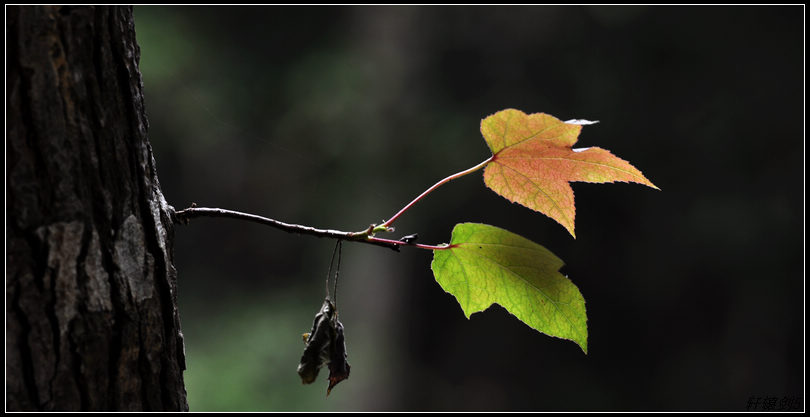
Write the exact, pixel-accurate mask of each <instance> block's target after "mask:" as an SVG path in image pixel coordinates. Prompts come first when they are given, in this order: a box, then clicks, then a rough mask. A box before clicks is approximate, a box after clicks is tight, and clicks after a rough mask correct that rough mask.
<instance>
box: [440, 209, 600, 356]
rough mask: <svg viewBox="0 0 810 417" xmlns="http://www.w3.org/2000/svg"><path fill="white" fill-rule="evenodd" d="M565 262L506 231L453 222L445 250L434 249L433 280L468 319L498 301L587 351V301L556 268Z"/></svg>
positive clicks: (522, 318) (530, 322)
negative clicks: (455, 301) (451, 232)
mask: <svg viewBox="0 0 810 417" xmlns="http://www.w3.org/2000/svg"><path fill="white" fill-rule="evenodd" d="M562 266H563V261H561V260H560V258H558V257H557V256H555V255H554V254H553V253H551V252H550V251H549V250H548V249H546V248H544V247H542V246H540V245H538V244H537V243H534V242H532V241H530V240H528V239H526V238H524V237H522V236H519V235H516V234H514V233H512V232H509V231H507V230H504V229H501V228H498V227H495V226H490V225H486V224H478V223H462V224H457V225H456V227H454V228H453V234H452V240H451V242H450V246H449V248H447V249H442V250H434V251H433V263H432V264H431V269H432V270H433V275H434V276H435V277H436V282H438V283H439V285H441V287H442V288H443V289H444V290H445V291H447V292H448V293H450V294H452V295H453V296H454V297H456V300H458V303H459V305H461V309H462V311H464V315H465V316H466V317H467V318H468V319H469V318H470V315H472V314H473V313H476V312H479V311H484V310H486V309H487V308H489V306H491V305H492V304H499V305H501V306H502V307H504V308H505V309H506V310H507V311H509V312H510V313H511V314H513V315H514V316H515V317H516V318H517V319H518V320H520V321H522V322H524V323H526V324H527V325H529V326H530V327H531V328H533V329H535V330H537V331H539V332H542V333H545V334H547V335H549V336H554V337H559V338H562V339H568V340H571V341H574V342H575V343H577V344H578V345H579V346H580V347H581V348H582V351H583V352H585V353H588V327H587V324H586V321H587V317H586V315H585V299H584V298H583V297H582V294H581V293H580V292H579V289H578V288H577V287H576V285H574V283H572V282H571V281H570V280H569V279H568V278H567V277H566V276H564V275H563V274H561V273H560V272H559V269H560V267H562Z"/></svg>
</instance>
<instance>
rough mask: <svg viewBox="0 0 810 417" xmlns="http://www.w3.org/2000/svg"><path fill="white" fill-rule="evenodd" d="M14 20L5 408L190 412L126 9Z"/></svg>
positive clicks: (163, 220)
mask: <svg viewBox="0 0 810 417" xmlns="http://www.w3.org/2000/svg"><path fill="white" fill-rule="evenodd" d="M6 11H7V32H6V35H7V76H6V77H7V78H6V83H7V84H6V86H7V90H6V100H7V101H6V109H7V130H6V146H7V156H6V158H7V159H6V181H7V182H6V187H7V189H6V212H7V217H6V227H7V229H6V256H7V258H6V262H7V264H6V378H7V379H6V401H7V403H6V404H7V407H8V409H9V410H174V411H178V410H187V409H188V405H187V403H186V392H185V388H184V386H183V369H185V363H184V360H185V359H184V353H183V337H182V333H181V332H180V320H179V316H178V312H177V289H176V272H175V269H174V266H173V253H172V245H173V227H172V221H171V217H172V216H173V210H172V208H171V207H170V206H169V205H168V204H166V201H165V200H164V198H163V195H162V194H161V191H160V185H159V184H158V180H157V174H156V172H155V162H154V159H153V158H152V150H151V147H150V145H149V142H148V140H147V136H146V131H147V121H146V116H145V114H144V104H143V86H142V81H141V75H140V72H139V70H138V61H139V58H140V51H139V49H138V45H137V44H136V42H135V29H134V23H133V18H132V8H131V7H68V6H43V7H33V6H23V7H8V9H7V10H6Z"/></svg>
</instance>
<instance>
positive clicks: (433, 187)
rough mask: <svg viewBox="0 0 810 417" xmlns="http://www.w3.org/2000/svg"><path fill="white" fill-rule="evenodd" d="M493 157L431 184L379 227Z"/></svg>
mask: <svg viewBox="0 0 810 417" xmlns="http://www.w3.org/2000/svg"><path fill="white" fill-rule="evenodd" d="M493 158H495V155H492V156H490V157H489V158H487V159H486V160H485V161H484V162H481V163H480V164H478V165H476V166H474V167H472V168H469V169H466V170H464V171H461V172H457V173H455V174H453V175H450V176H449V177H447V178H445V179H443V180H441V181H439V182H437V183H436V184H433V186H431V187H430V188H428V189H427V190H425V191H424V192H422V194H419V196H418V197H416V198H414V199H413V201H411V202H410V203H408V204H407V205H406V206H405V207H403V208H402V209H401V210H400V211H398V212H397V214H395V215H393V216H391V218H390V219H388V220H386V221H385V223H383V224H381V225H380V226H378V227H388V226H390V225H391V223H393V222H394V221H395V220H396V219H397V218H399V216H401V215H402V214H403V213H405V212H406V211H408V209H409V208H411V206H412V205H414V204H416V202H418V201H419V200H421V199H422V198H423V197H425V196H426V195H428V194H430V193H431V192H432V191H433V190H435V189H437V188H439V186H441V185H442V184H444V183H447V182H450V181H452V180H454V179H456V178H461V177H463V176H465V175H467V174H471V173H473V172H475V171H478V170H479V169H481V168H483V167H485V166H486V165H487V164H488V163H490V162H491V161H492V159H493ZM411 246H418V245H411Z"/></svg>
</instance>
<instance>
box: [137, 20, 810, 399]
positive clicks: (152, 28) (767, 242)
mask: <svg viewBox="0 0 810 417" xmlns="http://www.w3.org/2000/svg"><path fill="white" fill-rule="evenodd" d="M803 16H804V8H803V7H801V6H794V7H730V6H729V7H193V8H192V7H179V8H174V7H145V6H142V7H136V9H135V19H136V29H137V35H138V41H139V43H140V46H141V53H142V58H141V71H142V73H143V77H144V83H145V92H146V108H147V113H148V116H149V120H150V138H151V141H152V145H153V148H154V153H155V157H156V160H157V166H158V172H159V175H160V180H161V184H162V187H163V191H164V194H165V196H166V198H167V200H168V201H169V203H170V204H172V205H174V206H175V207H176V208H178V209H179V208H182V207H186V206H187V205H189V204H191V203H192V202H196V203H197V204H198V205H200V206H208V207H222V208H230V209H236V210H241V211H246V212H251V213H256V214H261V215H266V216H269V217H273V218H276V219H279V220H283V221H287V222H293V223H300V224H306V225H311V226H315V227H322V228H336V229H341V230H361V229H364V228H365V227H367V226H368V225H369V224H370V223H373V222H379V221H381V220H383V219H385V218H388V217H390V216H391V215H392V214H393V213H394V212H396V211H397V210H398V209H399V208H400V207H402V206H403V205H404V204H405V203H407V202H408V201H410V200H411V199H412V198H413V197H415V196H416V195H418V194H419V193H420V192H421V191H423V190H424V189H425V188H427V187H428V186H430V185H431V184H433V183H434V182H435V181H437V180H439V179H441V178H443V177H445V176H447V175H449V174H451V173H454V172H457V171H460V170H463V169H466V168H468V167H471V166H473V165H475V164H477V163H479V162H481V161H482V160H484V159H485V158H487V157H488V156H489V151H488V149H487V147H486V145H485V143H484V141H483V139H482V137H481V135H480V133H479V123H480V120H481V119H482V118H484V117H486V116H487V115H489V114H492V113H494V112H496V111H499V110H501V109H504V108H510V107H511V108H517V109H521V110H523V111H526V112H527V113H534V112H546V113H550V114H552V115H554V116H557V117H559V118H561V119H563V120H567V119H571V118H585V119H591V120H600V121H601V123H599V124H597V125H594V126H587V127H585V128H584V130H583V133H582V134H581V136H580V141H579V144H578V146H600V147H604V148H606V149H609V150H611V151H612V152H614V153H615V154H616V155H618V156H619V157H621V158H623V159H626V160H628V161H630V162H631V163H632V164H634V165H635V166H636V167H637V168H639V169H641V170H642V171H643V172H644V174H645V175H646V176H647V177H648V178H649V179H650V180H652V181H653V182H654V183H655V184H656V185H657V186H659V187H660V188H661V189H662V190H663V191H660V192H659V191H655V190H652V189H650V188H647V187H643V186H640V185H636V184H606V185H602V184H585V183H574V184H573V188H574V192H575V193H576V203H577V217H576V231H577V239H573V238H572V237H571V236H570V235H569V234H568V233H567V232H566V230H565V229H564V228H563V227H562V226H560V225H559V224H557V223H556V222H555V221H553V220H551V219H549V218H547V217H545V216H543V215H541V214H539V213H535V212H532V211H531V210H529V209H526V208H524V207H522V206H519V205H516V204H511V203H509V202H508V201H506V200H505V199H503V198H502V197H499V196H498V195H496V194H495V193H493V192H492V191H490V190H489V189H487V188H486V187H485V186H484V184H483V181H482V175H481V173H480V172H478V173H475V174H473V175H470V176H468V177H464V178H462V179H459V180H457V181H454V182H451V183H450V184H447V185H445V186H444V187H442V188H440V189H439V190H438V191H437V192H436V193H434V194H432V195H431V196H430V197H429V198H427V199H426V200H424V201H422V202H421V203H420V204H418V205H416V206H415V207H414V208H413V209H412V210H411V211H409V212H408V213H407V214H406V215H405V216H403V217H402V218H401V219H400V220H399V221H398V222H397V224H396V226H397V232H396V234H395V235H393V236H392V237H393V238H398V237H400V236H401V235H405V234H409V233H416V232H418V233H419V236H420V242H423V243H433V244H435V243H442V242H447V241H449V239H450V231H451V230H452V228H453V226H454V225H455V224H456V223H460V222H467V221H472V222H483V223H488V224H492V225H495V226H499V227H503V228H506V229H508V230H511V231H513V232H516V233H518V234H521V235H523V236H525V237H527V238H529V239H531V240H533V241H536V242H538V243H540V244H542V245H544V246H545V247H547V248H549V249H550V250H551V251H552V252H554V253H555V254H557V255H558V256H559V257H560V258H562V259H563V260H564V261H565V262H566V263H567V266H566V267H565V269H564V272H565V273H566V274H567V275H568V276H569V277H570V278H571V280H572V281H573V282H574V283H575V284H576V285H577V286H578V287H579V289H580V290H581V292H582V293H583V295H584V297H585V300H586V303H587V304H586V306H587V309H588V329H589V339H588V342H589V343H588V347H589V354H588V355H584V354H583V353H582V351H581V350H580V348H579V347H578V346H577V345H576V344H574V343H572V342H570V341H565V340H561V339H555V338H552V337H548V336H546V335H543V334H540V333H538V332H536V331H534V330H532V329H530V328H529V327H528V326H526V325H524V324H523V323H521V322H519V321H518V320H516V319H515V318H514V317H512V316H511V315H510V314H509V313H507V312H506V311H505V310H504V309H502V308H501V307H499V306H493V307H491V308H490V309H488V310H486V311H485V312H482V313H477V314H474V315H473V316H472V318H471V319H470V320H467V319H465V318H464V315H463V314H462V311H461V308H460V307H459V305H458V303H457V302H456V300H455V299H454V298H453V297H452V296H451V295H449V294H447V293H445V292H444V291H443V290H442V289H441V288H440V287H439V286H438V284H436V282H435V280H434V278H433V275H432V272H431V270H430V261H431V253H430V252H428V251H421V250H416V249H412V250H403V251H402V252H401V253H394V252H393V251H390V250H387V249H383V248H378V247H373V246H367V245H358V244H347V245H344V250H343V263H342V267H341V275H340V276H341V281H340V289H339V298H338V307H339V308H340V312H341V313H340V314H341V320H342V321H343V323H344V325H345V327H346V337H347V347H348V353H349V362H350V363H351V365H352V373H351V377H350V378H349V379H348V380H347V381H344V382H343V383H341V384H340V385H338V386H337V387H336V388H335V389H334V390H333V392H332V395H331V396H330V398H328V399H327V398H326V397H325V391H326V385H327V382H326V375H325V374H326V372H322V374H321V376H320V378H319V379H318V381H317V382H316V383H315V384H313V385H308V386H304V385H302V384H301V382H300V379H299V377H298V375H297V374H296V372H295V369H296V366H297V363H298V360H299V358H300V355H301V353H302V351H303V348H304V344H303V343H302V342H301V333H303V332H305V331H308V330H309V327H310V326H311V323H312V318H313V316H314V314H315V313H316V312H317V311H318V309H319V307H320V305H321V301H322V298H323V296H324V291H323V280H324V277H325V275H326V271H327V268H328V263H329V257H330V255H331V251H332V248H333V242H332V241H329V240H324V239H317V238H314V237H308V236H298V235H290V234H286V233H284V232H281V231H278V230H275V229H271V228H267V227H262V226H258V225H255V224H250V223H243V222H238V221H233V220H219V219H199V220H194V221H193V222H192V223H191V224H189V225H187V226H180V227H178V228H177V231H176V238H177V240H176V247H175V250H176V254H177V265H176V266H177V268H178V271H179V280H180V282H179V298H180V307H181V320H182V324H183V330H184V333H185V337H186V339H185V340H186V353H187V359H188V370H187V372H186V383H187V389H188V398H189V403H190V406H191V410H195V411H210V410H390V411H397V410H424V411H429V410H538V411H540V410H745V409H746V408H747V407H748V406H749V400H752V399H756V398H763V399H764V398H765V397H776V398H777V399H778V400H779V402H777V406H779V405H780V403H781V401H782V399H784V398H792V399H794V402H793V403H792V404H793V406H795V405H796V402H795V399H798V401H799V403H798V404H799V405H800V406H801V407H803V406H804V398H803V395H804V385H803V381H804V362H803V360H804V329H805V328H804V307H803V306H804V295H803V294H804V259H803V246H804V206H803V201H804V124H803V120H804V113H803V107H804V100H803V94H804V78H803V77H804V67H803V51H804V44H803V42H804V38H803ZM761 404H762V402H760V405H759V407H761ZM759 409H761V408H759Z"/></svg>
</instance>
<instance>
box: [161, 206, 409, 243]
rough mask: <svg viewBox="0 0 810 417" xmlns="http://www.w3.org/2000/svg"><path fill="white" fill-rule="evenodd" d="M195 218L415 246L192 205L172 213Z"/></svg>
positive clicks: (177, 218)
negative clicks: (216, 218)
mask: <svg viewBox="0 0 810 417" xmlns="http://www.w3.org/2000/svg"><path fill="white" fill-rule="evenodd" d="M197 217H224V218H230V219H238V220H247V221H251V222H254V223H259V224H263V225H266V226H271V227H275V228H276V229H280V230H283V231H285V232H288V233H298V234H302V235H311V236H315V237H325V238H330V239H340V240H345V241H347V242H359V243H367V244H369V245H376V246H382V247H385V248H389V249H393V250H395V251H399V247H400V246H416V245H412V244H408V243H407V242H400V241H392V240H386V239H378V238H375V237H373V236H370V234H369V230H371V229H372V227H369V229H368V230H365V231H362V232H344V231H342V230H332V229H317V228H314V227H310V226H302V225H300V224H291V223H284V222H282V221H278V220H275V219H270V218H267V217H262V216H257V215H255V214H249V213H242V212H240V211H233V210H225V209H220V208H208V207H196V205H194V204H192V206H191V207H189V208H187V209H183V210H180V211H175V212H174V220H175V222H176V223H181V224H187V223H188V221H189V220H190V219H194V218H197Z"/></svg>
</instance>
